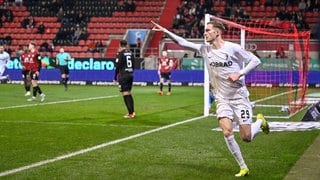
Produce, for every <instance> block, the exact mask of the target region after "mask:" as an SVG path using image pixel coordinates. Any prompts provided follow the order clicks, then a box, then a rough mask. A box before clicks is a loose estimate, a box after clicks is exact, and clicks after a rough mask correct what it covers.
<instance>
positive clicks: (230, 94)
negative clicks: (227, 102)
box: [165, 30, 261, 100]
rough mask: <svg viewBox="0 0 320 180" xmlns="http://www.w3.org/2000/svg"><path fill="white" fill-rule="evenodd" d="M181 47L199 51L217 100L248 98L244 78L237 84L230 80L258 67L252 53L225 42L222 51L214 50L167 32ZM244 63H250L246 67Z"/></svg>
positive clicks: (256, 59)
mask: <svg viewBox="0 0 320 180" xmlns="http://www.w3.org/2000/svg"><path fill="white" fill-rule="evenodd" d="M165 33H167V34H168V35H169V36H170V37H171V38H172V39H174V40H175V41H176V42H178V44H179V45H181V46H183V47H187V48H191V49H194V50H198V51H199V53H200V54H201V55H202V57H203V58H204V60H205V63H206V65H207V68H208V72H209V76H210V81H211V84H212V86H213V92H214V94H215V96H216V99H217V100H223V99H226V98H227V99H238V98H243V97H248V96H249V92H248V90H247V88H246V85H245V80H244V78H240V79H239V80H237V81H236V82H231V81H229V80H228V76H229V75H230V74H233V73H237V72H239V73H241V74H243V75H244V74H247V73H248V72H250V71H251V70H252V69H254V68H255V67H257V66H258V65H259V64H260V63H261V61H260V60H259V59H258V58H257V57H256V56H255V55H253V54H252V53H250V52H248V51H246V50H244V49H242V48H241V47H240V45H238V44H235V43H232V42H228V41H225V42H224V46H223V48H221V49H213V48H212V47H211V46H210V45H206V44H195V43H192V42H189V41H187V40H185V39H183V38H182V37H179V36H177V35H175V34H173V33H171V32H170V31H168V30H165ZM244 63H248V64H247V65H246V66H244Z"/></svg>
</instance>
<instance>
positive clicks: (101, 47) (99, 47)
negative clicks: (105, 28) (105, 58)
mask: <svg viewBox="0 0 320 180" xmlns="http://www.w3.org/2000/svg"><path fill="white" fill-rule="evenodd" d="M95 49H96V51H97V52H99V53H100V54H103V51H104V45H103V43H102V41H101V40H98V41H97V42H96V44H95Z"/></svg>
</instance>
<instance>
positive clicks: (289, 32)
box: [210, 15, 310, 117]
mask: <svg viewBox="0 0 320 180" xmlns="http://www.w3.org/2000/svg"><path fill="white" fill-rule="evenodd" d="M210 20H219V21H222V22H223V23H224V24H225V25H226V32H225V33H224V35H223V38H224V39H227V40H230V41H232V42H236V43H239V44H241V43H242V42H244V44H243V47H244V48H245V49H247V50H248V51H251V52H252V53H254V54H256V55H257V56H258V57H259V58H260V59H261V61H262V63H261V65H260V66H259V67H258V68H257V69H256V70H255V71H253V72H251V73H250V74H248V75H247V76H246V83H247V85H248V86H249V87H250V88H249V91H250V94H251V95H250V99H251V100H252V101H255V102H256V109H257V111H255V112H259V113H264V114H267V115H269V116H274V117H288V116H290V115H293V114H294V113H296V112H298V111H299V110H300V109H302V108H303V107H304V106H305V105H306V103H305V95H306V92H307V83H306V82H307V73H308V64H309V40H310V32H309V31H302V32H301V31H298V30H297V28H296V26H295V25H294V24H293V23H291V22H285V21H274V20H261V19H260V20H259V19H232V20H230V19H229V20H228V19H222V18H219V17H216V16H211V15H210ZM241 30H242V31H244V32H245V33H241ZM241 34H243V35H244V36H242V35H241ZM243 40H244V41H243Z"/></svg>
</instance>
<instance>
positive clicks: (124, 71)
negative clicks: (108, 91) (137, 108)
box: [114, 40, 136, 118]
mask: <svg viewBox="0 0 320 180" xmlns="http://www.w3.org/2000/svg"><path fill="white" fill-rule="evenodd" d="M127 46H128V43H127V41H126V40H121V41H120V47H119V51H118V54H117V59H116V62H115V66H116V70H115V75H114V82H117V80H118V82H119V90H120V92H121V93H122V96H123V100H124V103H125V105H126V107H127V109H128V114H126V115H124V116H123V117H124V118H134V117H135V115H136V114H135V112H134V103H133V97H132V95H131V89H132V83H133V71H134V56H133V54H132V52H131V51H130V50H129V49H128V48H127Z"/></svg>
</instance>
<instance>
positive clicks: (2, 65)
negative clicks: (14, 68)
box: [0, 64, 6, 76]
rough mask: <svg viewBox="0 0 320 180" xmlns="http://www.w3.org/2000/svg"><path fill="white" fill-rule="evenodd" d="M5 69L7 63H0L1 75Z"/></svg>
mask: <svg viewBox="0 0 320 180" xmlns="http://www.w3.org/2000/svg"><path fill="white" fill-rule="evenodd" d="M5 70H6V65H5V64H1V65H0V76H2V74H3V73H4V71H5Z"/></svg>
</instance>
